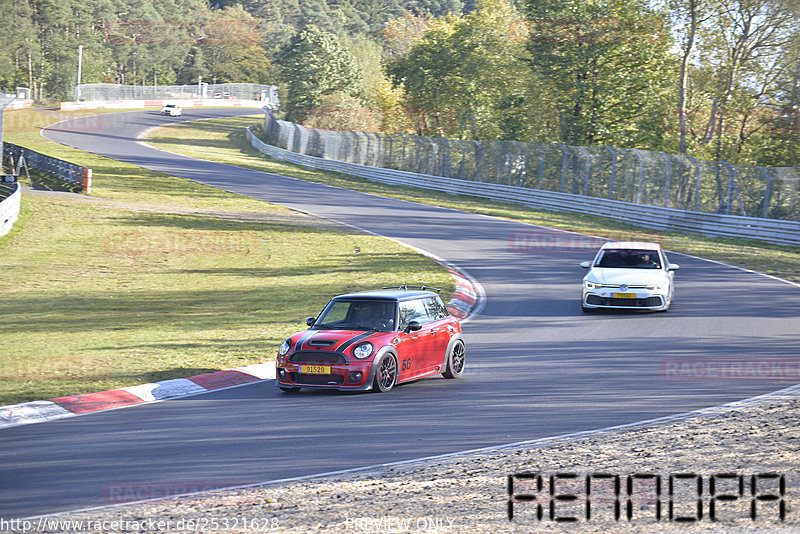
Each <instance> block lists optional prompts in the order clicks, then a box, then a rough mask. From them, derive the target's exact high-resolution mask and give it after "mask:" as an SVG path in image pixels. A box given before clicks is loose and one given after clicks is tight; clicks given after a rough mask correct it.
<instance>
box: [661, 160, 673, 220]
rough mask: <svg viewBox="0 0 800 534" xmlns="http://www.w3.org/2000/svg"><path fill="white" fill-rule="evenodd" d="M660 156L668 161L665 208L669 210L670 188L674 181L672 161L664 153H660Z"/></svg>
mask: <svg viewBox="0 0 800 534" xmlns="http://www.w3.org/2000/svg"><path fill="white" fill-rule="evenodd" d="M659 154H661V157H662V158H664V159H665V160H666V162H667V185H666V190H667V192H666V193H665V194H664V207H665V208H668V207H669V187H670V182H671V181H672V160H670V159H669V156H667V155H666V154H664V153H663V152H659Z"/></svg>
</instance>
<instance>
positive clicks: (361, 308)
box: [314, 299, 395, 332]
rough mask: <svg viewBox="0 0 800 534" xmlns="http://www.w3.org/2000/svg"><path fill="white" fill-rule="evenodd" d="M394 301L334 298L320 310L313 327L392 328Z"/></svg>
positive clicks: (325, 328)
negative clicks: (320, 312)
mask: <svg viewBox="0 0 800 534" xmlns="http://www.w3.org/2000/svg"><path fill="white" fill-rule="evenodd" d="M394 321H395V302H394V301H390V300H365V299H353V300H344V299H336V300H334V301H332V302H331V303H330V304H328V306H327V307H326V308H325V309H324V310H323V311H322V314H321V315H320V316H319V318H318V319H317V321H316V322H315V323H314V328H316V329H320V330H377V331H379V332H391V331H392V330H394V324H395V323H394Z"/></svg>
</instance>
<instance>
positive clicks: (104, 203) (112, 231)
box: [0, 110, 454, 405]
mask: <svg viewBox="0 0 800 534" xmlns="http://www.w3.org/2000/svg"><path fill="white" fill-rule="evenodd" d="M12 113H14V112H12ZM25 113H28V114H29V115H30V116H29V117H28V119H26V120H27V122H26V124H28V129H30V128H34V129H35V128H38V127H40V126H41V125H42V124H41V123H46V121H45V120H42V115H44V116H45V117H49V115H47V114H44V113H43V112H41V111H34V110H27V111H26V112H25ZM7 116H8V114H7ZM11 124H12V125H13V124H17V125H18V124H20V121H18V122H17V123H14V122H13V121H12V122H11ZM28 129H26V128H19V127H18V128H9V129H8V130H7V132H6V133H7V135H6V140H7V141H10V142H13V143H17V144H20V145H23V146H26V147H28V148H31V149H33V150H37V151H40V152H44V153H47V154H50V155H53V156H55V157H60V158H63V159H67V160H69V161H73V162H75V163H79V164H81V165H86V166H90V167H92V168H93V170H94V187H93V196H91V197H88V196H86V195H79V194H74V193H63V192H52V191H39V192H26V193H25V194H24V195H23V208H22V212H21V214H20V220H19V221H18V222H17V224H15V226H14V228H13V229H12V231H11V232H10V233H9V234H8V235H7V236H4V237H2V238H0V267H2V269H3V277H2V278H0V291H1V292H2V294H3V299H2V304H0V314H2V317H3V321H2V323H0V337H1V338H2V339H3V341H4V346H5V347H6V350H4V351H3V355H2V356H0V405H5V404H13V403H17V402H24V401H28V400H37V399H45V398H54V397H59V396H64V395H72V394H79V393H88V392H92V391H102V390H105V389H110V388H116V387H122V386H129V385H135V384H139V383H144V382H150V381H157V380H164V379H168V378H177V377H184V376H190V375H193V374H197V373H202V372H209V371H214V370H218V369H225V368H231V367H236V366H242V365H248V364H252V363H259V362H263V361H266V360H270V359H273V358H274V354H275V352H276V350H277V347H278V345H280V343H281V341H282V340H283V339H284V338H285V337H286V336H287V335H289V334H290V333H293V332H295V331H297V330H300V329H303V328H305V323H304V320H305V317H307V316H309V315H314V314H316V313H317V312H318V311H319V310H320V309H321V307H322V306H323V305H324V304H325V303H326V302H327V300H328V299H329V298H330V297H331V296H333V295H334V294H338V293H342V292H347V291H355V290H361V289H368V288H370V289H371V288H375V287H381V286H384V285H392V284H397V283H398V281H401V282H402V281H408V282H425V283H426V284H431V285H438V286H439V287H444V288H446V290H445V291H444V292H443V296H444V298H448V296H449V295H450V294H451V293H452V290H453V285H454V284H453V280H452V278H451V277H450V275H449V273H447V271H446V270H445V269H444V268H443V267H442V266H440V265H438V264H437V263H435V262H433V261H432V260H430V259H428V258H426V257H424V256H421V255H419V254H417V253H415V252H414V251H412V250H410V249H408V248H406V247H404V246H402V245H399V244H397V243H395V242H393V241H390V240H387V239H383V238H378V237H375V236H370V235H362V234H356V233H353V232H352V231H351V230H349V229H345V228H343V227H340V226H334V225H332V224H330V223H327V222H324V221H320V220H318V219H315V218H312V217H308V216H305V215H302V214H298V213H295V212H292V211H290V210H287V209H285V208H282V207H279V206H274V205H271V204H268V203H265V202H261V201H258V200H254V199H251V198H248V197H242V196H239V195H234V194H231V193H226V192H224V191H220V190H218V189H215V188H212V187H207V186H203V185H200V184H196V183H194V182H190V181H188V180H183V179H178V178H173V177H169V176H165V175H161V174H158V173H155V172H150V171H146V170H143V169H140V168H138V167H135V166H132V165H128V164H125V163H120V162H116V161H111V160H108V159H105V158H102V157H100V156H95V155H92V154H86V153H84V152H81V151H78V150H74V149H71V148H68V147H62V146H60V145H57V144H55V143H51V142H49V141H47V140H45V139H44V138H42V137H40V136H39V135H38V133H36V134H34V132H31V131H27V130H28Z"/></svg>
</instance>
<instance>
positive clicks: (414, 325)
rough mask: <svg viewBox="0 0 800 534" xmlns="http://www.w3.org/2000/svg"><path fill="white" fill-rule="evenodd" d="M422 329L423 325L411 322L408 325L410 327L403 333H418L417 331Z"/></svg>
mask: <svg viewBox="0 0 800 534" xmlns="http://www.w3.org/2000/svg"><path fill="white" fill-rule="evenodd" d="M421 328H422V325H421V324H419V322H418V321H411V322H410V323H408V326H407V327H406V329H405V330H403V332H405V333H406V334H408V333H409V332H416V331H417V330H420V329H421Z"/></svg>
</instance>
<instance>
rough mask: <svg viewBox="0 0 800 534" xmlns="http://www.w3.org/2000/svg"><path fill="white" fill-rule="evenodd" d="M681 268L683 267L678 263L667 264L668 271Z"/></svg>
mask: <svg viewBox="0 0 800 534" xmlns="http://www.w3.org/2000/svg"><path fill="white" fill-rule="evenodd" d="M680 268H681V266H680V265H678V264H677V263H668V264H667V270H668V271H677V270H678V269H680Z"/></svg>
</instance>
